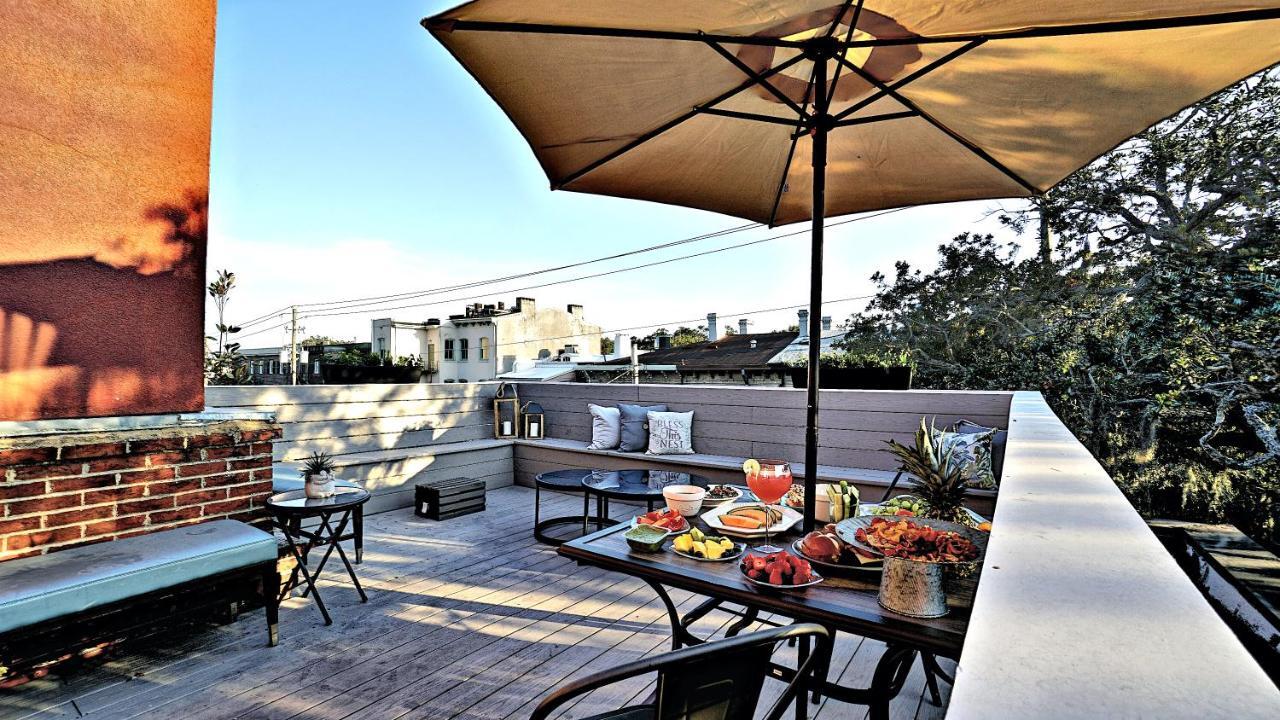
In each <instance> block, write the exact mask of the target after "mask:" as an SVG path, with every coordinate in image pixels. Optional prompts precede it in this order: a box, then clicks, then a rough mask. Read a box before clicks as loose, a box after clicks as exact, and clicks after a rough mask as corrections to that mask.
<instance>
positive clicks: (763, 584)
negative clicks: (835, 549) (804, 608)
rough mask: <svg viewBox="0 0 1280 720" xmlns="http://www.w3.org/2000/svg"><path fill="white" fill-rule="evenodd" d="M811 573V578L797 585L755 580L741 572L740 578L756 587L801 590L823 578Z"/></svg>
mask: <svg viewBox="0 0 1280 720" xmlns="http://www.w3.org/2000/svg"><path fill="white" fill-rule="evenodd" d="M811 574H812V575H813V579H812V580H810V581H809V582H807V583H800V584H799V585H774V584H773V583H770V582H765V581H763V580H755V579H753V578H752V577H751V576H750V575H748V574H746V573H742V579H743V580H746V581H747V582H748V583H751V584H752V585H755V586H756V587H760V588H765V589H767V590H779V591H786V590H803V589H805V588H807V587H813V586H814V585H817V584H818V583H820V582H822V581H823V580H824V579H825V578H823V577H822V576H821V575H819V574H818V573H811Z"/></svg>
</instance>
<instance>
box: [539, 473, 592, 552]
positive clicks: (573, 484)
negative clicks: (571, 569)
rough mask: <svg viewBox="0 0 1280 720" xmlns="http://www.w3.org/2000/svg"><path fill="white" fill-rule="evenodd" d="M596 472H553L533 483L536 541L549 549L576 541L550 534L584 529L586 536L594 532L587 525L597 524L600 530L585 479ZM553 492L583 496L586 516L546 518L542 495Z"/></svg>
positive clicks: (543, 475)
mask: <svg viewBox="0 0 1280 720" xmlns="http://www.w3.org/2000/svg"><path fill="white" fill-rule="evenodd" d="M592 472H594V471H592V470H551V471H549V472H544V473H541V474H539V475H538V476H536V477H534V479H533V493H534V494H533V537H534V538H536V539H537V540H538V542H540V543H543V544H546V545H563V544H564V543H566V542H568V541H569V540H573V539H575V538H559V537H554V536H552V535H549V534H547V531H548V530H550V529H551V528H554V527H559V526H561V525H582V534H583V535H586V534H587V533H588V532H590V530H589V529H588V527H587V523H589V522H595V523H596V525H597V526H600V518H599V517H591V505H590V499H589V498H588V496H587V490H586V487H585V486H584V485H583V484H582V480H583V478H585V477H589V476H590V475H591V474H592ZM544 489H545V490H551V491H553V492H561V493H570V494H575V495H576V494H581V495H582V514H581V515H562V516H559V517H551V518H545V519H544V518H543V517H542V509H541V508H542V491H543V490H544Z"/></svg>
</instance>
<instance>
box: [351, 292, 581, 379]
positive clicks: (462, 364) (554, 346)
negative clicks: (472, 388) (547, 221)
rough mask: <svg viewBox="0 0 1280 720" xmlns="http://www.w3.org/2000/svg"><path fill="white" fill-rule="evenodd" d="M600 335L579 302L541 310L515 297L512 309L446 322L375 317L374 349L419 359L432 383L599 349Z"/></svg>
mask: <svg viewBox="0 0 1280 720" xmlns="http://www.w3.org/2000/svg"><path fill="white" fill-rule="evenodd" d="M600 338H601V334H600V327H599V326H598V325H592V324H591V323H588V322H587V321H586V320H585V319H584V318H583V313H582V306H581V305H569V306H568V308H566V309H565V310H559V309H556V308H538V306H537V303H536V301H534V300H533V299H532V298H516V302H515V305H514V306H512V307H507V306H506V305H505V304H503V303H498V304H496V305H480V304H476V305H470V306H468V307H467V310H466V312H465V313H463V314H461V315H452V316H450V317H449V318H448V319H447V320H444V321H441V320H438V319H435V318H432V319H430V320H427V321H426V322H422V323H413V322H404V321H398V320H392V319H390V318H383V319H378V320H374V321H373V323H372V338H371V349H372V351H373V352H374V353H380V354H384V355H386V356H387V357H391V358H399V357H407V356H416V357H419V358H421V359H422V361H423V364H424V365H425V366H426V368H427V371H428V373H429V375H428V378H429V380H430V381H431V382H446V383H450V382H482V381H485V380H493V379H494V378H496V377H498V376H499V375H501V374H503V373H508V372H511V371H512V370H513V369H514V368H515V366H516V363H517V362H520V361H534V360H539V359H547V358H553V357H556V356H558V355H561V354H565V353H582V352H586V353H598V352H599V351H600Z"/></svg>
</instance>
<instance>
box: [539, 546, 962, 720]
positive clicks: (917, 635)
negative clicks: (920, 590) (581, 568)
mask: <svg viewBox="0 0 1280 720" xmlns="http://www.w3.org/2000/svg"><path fill="white" fill-rule="evenodd" d="M623 531H625V528H624V527H612V528H608V529H606V530H601V531H599V532H596V533H593V534H591V535H588V536H585V537H582V538H579V539H577V540H575V541H573V542H571V543H568V544H565V545H563V546H561V548H560V551H559V552H560V554H561V555H564V556H565V557H568V558H570V559H573V560H575V561H577V562H578V563H579V564H583V565H592V566H595V567H600V568H604V569H607V570H614V571H617V572H622V573H625V574H628V575H631V576H633V577H637V578H640V579H641V580H644V581H645V583H647V584H648V585H649V586H650V587H652V588H653V589H654V592H655V593H657V595H658V597H659V599H660V600H661V601H662V604H663V606H664V607H665V608H666V611H667V617H668V620H669V621H670V623H671V647H672V649H679V648H681V647H684V646H687V645H697V644H701V643H704V642H706V640H705V639H704V638H699V637H697V636H696V635H694V634H693V633H692V631H691V630H690V627H691V626H692V625H693V623H695V622H697V621H698V620H699V619H701V618H702V617H704V616H706V615H707V614H708V613H710V612H712V611H714V610H721V611H724V612H728V613H730V614H733V615H737V616H739V620H737V621H735V622H734V623H733V624H732V625H730V627H729V628H728V630H727V632H726V635H727V636H730V637H732V636H734V635H737V634H738V633H740V632H741V631H742V630H744V629H746V628H747V627H748V626H750V625H751V624H752V623H754V622H765V623H766V624H774V625H776V624H777V623H773V622H771V621H763V620H761V618H760V617H759V615H760V613H761V612H771V613H776V614H778V615H782V616H785V617H787V618H791V619H793V620H795V621H796V622H816V623H818V624H821V625H823V626H825V627H826V628H827V629H828V631H829V632H831V633H832V636H833V637H834V635H835V633H836V632H837V631H844V632H848V633H851V634H854V635H860V636H863V637H870V638H873V639H876V640H880V641H882V642H884V643H885V644H886V646H887V647H886V649H885V652H884V654H883V655H882V656H881V658H880V660H879V662H878V663H877V664H876V668H875V671H874V674H873V676H872V681H871V684H870V685H869V686H868V687H864V688H851V687H845V686H842V685H838V684H836V683H834V682H832V681H830V680H825V679H824V680H823V681H822V682H820V683H818V684H817V686H816V687H812V688H810V690H811V691H812V692H813V699H814V701H815V702H816V701H817V700H818V699H819V698H820V697H821V696H824V695H825V696H827V697H830V698H833V699H835V700H840V701H843V702H848V703H855V704H859V705H866V706H868V707H869V708H870V717H871V718H872V720H885V719H886V718H888V717H889V704H890V702H891V701H892V700H893V699H894V698H895V697H897V695H898V694H899V693H900V692H901V690H902V687H903V685H904V684H905V682H906V678H907V675H908V673H909V672H910V670H911V666H912V664H913V663H914V662H915V658H916V655H917V654H920V655H922V659H923V661H924V663H925V668H926V671H927V672H926V677H927V678H928V679H929V684H930V688H929V689H930V692H931V693H934V699H935V702H938V695H937V694H936V685H935V684H934V681H933V679H932V677H929V676H930V675H931V674H937V675H939V676H941V677H942V678H943V679H944V680H947V681H951V678H949V677H948V676H947V675H945V674H943V673H942V671H941V668H939V667H938V666H937V662H936V656H939V655H940V656H943V657H950V658H958V657H959V654H960V648H961V645H962V644H963V633H962V632H957V631H956V629H955V628H949V629H946V630H944V629H943V628H942V627H941V626H942V625H943V624H944V623H941V622H937V621H927V620H919V619H912V618H905V617H903V616H896V615H894V614H892V613H890V612H889V611H887V610H883V609H879V608H878V605H876V606H875V607H876V608H877V609H878V610H877V611H878V613H879V615H881V617H880V618H879V619H877V620H872V619H869V618H860V617H857V616H856V614H855V613H844V612H841V611H840V609H839V608H838V607H831V606H827V607H824V606H819V605H818V604H813V603H809V602H805V601H804V595H803V594H792V593H786V592H766V591H758V590H755V589H754V588H750V587H748V586H747V585H746V583H745V582H741V581H739V580H738V579H737V578H734V581H733V582H726V581H724V578H723V577H714V578H713V577H709V576H708V575H707V574H706V573H694V572H688V571H686V570H687V569H688V568H689V567H691V566H686V567H685V568H681V567H680V566H678V565H675V563H677V562H679V563H684V562H686V561H683V560H682V559H677V560H672V559H671V558H674V557H675V556H671V555H670V554H669V553H665V552H664V553H662V554H661V555H648V554H631V553H628V552H626V551H625V545H623V546H622V548H623V549H622V550H621V551H614V550H613V549H612V548H607V547H600V546H599V545H597V546H596V547H595V548H593V547H592V544H593V543H599V542H600V541H601V540H602V539H604V540H606V541H608V540H610V539H611V538H610V536H611V535H613V534H614V533H621V532H623ZM687 562H690V563H692V562H693V561H687ZM664 565H667V566H666V567H664ZM736 565H737V564H736V563H726V564H724V566H727V567H730V568H731V569H732V570H733V572H735V573H736V572H737V567H736ZM721 567H723V566H721ZM699 569H702V570H707V571H708V572H714V568H712V567H711V566H710V564H707V565H706V566H704V567H702V568H699ZM668 586H669V587H675V588H679V589H681V590H685V591H688V592H692V593H695V594H698V595H703V596H706V597H707V598H709V599H708V600H706V601H705V602H703V603H701V604H700V605H698V606H697V607H696V608H694V609H693V610H691V611H690V612H689V613H687V614H686V615H685V616H683V617H681V616H680V613H679V611H678V610H677V608H676V605H675V603H674V602H673V601H672V599H671V596H670V595H669V594H668V592H667V587H668ZM819 587H822V586H819ZM850 592H864V593H865V595H866V597H868V598H874V597H875V595H874V594H873V591H871V590H869V589H868V590H865V591H859V590H850ZM871 602H872V603H874V600H872V601H871ZM725 603H732V604H733V605H736V606H740V607H741V608H742V609H741V610H737V609H735V608H725V607H722V606H723V604H725ZM865 604H866V605H867V607H871V603H865ZM863 614H864V615H865V614H866V613H863ZM952 624H954V619H953V622H952ZM798 650H799V655H800V661H801V662H803V660H804V658H806V657H808V653H809V652H810V649H809V647H808V646H807V643H804V642H802V643H801V645H800V647H799V649H798ZM830 660H831V658H830V657H829V656H828V657H824V658H821V659H820V669H819V672H818V676H819V677H824V678H825V677H826V674H827V672H828V670H829V665H830ZM771 672H772V674H773V675H774V676H775V677H777V678H778V679H780V680H784V681H790V679H791V678H793V677H794V676H795V670H794V669H793V668H790V667H786V666H783V665H778V664H774V665H773V666H772V667H771ZM805 717H807V710H806V703H804V702H797V703H796V718H798V719H803V718H805Z"/></svg>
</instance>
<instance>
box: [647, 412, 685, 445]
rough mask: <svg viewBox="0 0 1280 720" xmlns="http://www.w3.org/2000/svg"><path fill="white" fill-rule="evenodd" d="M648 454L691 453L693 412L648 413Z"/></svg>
mask: <svg viewBox="0 0 1280 720" xmlns="http://www.w3.org/2000/svg"><path fill="white" fill-rule="evenodd" d="M649 454H650V455H692V454H693V412H692V411H691V412H651V413H649Z"/></svg>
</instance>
